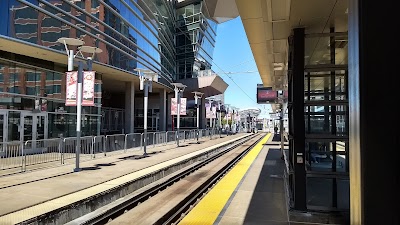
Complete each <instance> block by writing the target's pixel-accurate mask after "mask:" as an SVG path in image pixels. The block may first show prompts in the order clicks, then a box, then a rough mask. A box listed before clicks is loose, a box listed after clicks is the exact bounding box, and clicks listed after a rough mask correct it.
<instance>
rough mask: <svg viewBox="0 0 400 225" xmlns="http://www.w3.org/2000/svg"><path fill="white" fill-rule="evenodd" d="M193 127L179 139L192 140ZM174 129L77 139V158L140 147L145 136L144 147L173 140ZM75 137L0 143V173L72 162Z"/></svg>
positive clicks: (207, 133)
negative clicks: (78, 154)
mask: <svg viewBox="0 0 400 225" xmlns="http://www.w3.org/2000/svg"><path fill="white" fill-rule="evenodd" d="M196 132H197V131H196V130H184V131H180V132H179V140H180V141H182V142H186V141H189V140H195V139H196V138H197V136H196ZM217 133H218V132H216V130H213V129H201V130H199V138H204V137H210V138H212V136H213V135H215V134H217ZM177 135H178V134H177V132H176V131H167V132H153V133H147V135H146V136H147V137H144V135H143V133H131V134H114V135H106V136H104V135H101V136H86V137H81V139H80V160H81V161H86V160H91V159H94V158H98V157H105V156H107V155H109V154H110V153H115V154H117V153H124V152H127V151H130V150H141V149H142V147H143V140H144V138H146V143H147V147H156V146H161V145H167V144H173V143H176V138H177ZM76 147H77V138H76V137H68V138H54V139H42V140H29V141H25V142H20V141H16V142H0V176H1V175H7V174H10V173H17V172H24V171H26V170H28V169H35V168H40V167H41V166H46V167H51V166H56V165H63V164H69V163H72V162H74V160H72V159H75V157H76Z"/></svg>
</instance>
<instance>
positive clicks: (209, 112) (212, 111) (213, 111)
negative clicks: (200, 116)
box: [205, 103, 217, 119]
mask: <svg viewBox="0 0 400 225" xmlns="http://www.w3.org/2000/svg"><path fill="white" fill-rule="evenodd" d="M205 107H206V118H207V119H211V118H217V107H210V103H206V104H205Z"/></svg>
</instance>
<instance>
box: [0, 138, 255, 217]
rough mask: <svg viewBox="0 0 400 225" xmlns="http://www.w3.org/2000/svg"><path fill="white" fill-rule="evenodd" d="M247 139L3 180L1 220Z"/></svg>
mask: <svg viewBox="0 0 400 225" xmlns="http://www.w3.org/2000/svg"><path fill="white" fill-rule="evenodd" d="M247 135H249V134H246V133H241V134H236V135H231V136H223V138H219V137H214V138H213V139H212V140H210V139H209V138H203V139H202V140H201V141H202V143H201V144H196V143H195V141H192V142H190V141H189V142H186V143H182V147H179V148H177V147H176V145H175V144H173V145H164V146H159V147H154V148H150V149H148V151H147V152H148V153H149V155H148V156H147V157H143V156H142V154H143V151H142V150H135V151H130V150H128V151H127V152H126V153H121V154H114V155H112V156H108V157H104V158H99V159H94V160H91V161H86V162H82V163H81V167H82V168H83V170H82V171H80V172H78V173H73V172H72V171H73V168H74V167H75V165H73V164H72V165H71V164H70V165H65V166H59V167H55V168H49V169H44V170H37V171H32V172H26V173H21V174H16V175H12V176H6V177H1V178H0V202H1V203H2V204H0V216H1V215H4V214H8V213H11V212H14V211H17V210H20V209H24V208H26V207H30V206H33V205H37V204H39V203H42V202H46V201H49V200H51V199H55V198H57V197H61V196H65V195H67V194H70V193H74V192H76V191H79V190H83V189H86V188H89V187H93V186H95V185H97V184H100V183H104V182H106V181H109V180H112V179H115V178H118V177H121V176H123V175H126V174H130V173H132V172H135V171H138V170H141V169H144V168H147V167H150V166H152V165H156V164H158V163H161V162H164V161H167V160H170V159H174V158H177V157H179V156H182V155H186V154H188V153H191V152H195V151H198V150H201V149H204V148H208V147H211V146H213V145H216V144H219V143H222V142H226V141H229V140H233V139H236V138H239V137H244V136H247Z"/></svg>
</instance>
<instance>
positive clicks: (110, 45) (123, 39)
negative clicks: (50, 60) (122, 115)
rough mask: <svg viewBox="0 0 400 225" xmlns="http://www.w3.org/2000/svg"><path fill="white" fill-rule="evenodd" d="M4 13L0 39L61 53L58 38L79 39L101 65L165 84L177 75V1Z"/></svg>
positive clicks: (97, 1)
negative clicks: (138, 71)
mask: <svg viewBox="0 0 400 225" xmlns="http://www.w3.org/2000/svg"><path fill="white" fill-rule="evenodd" d="M0 13H1V16H2V18H4V19H3V20H2V21H1V24H0V35H3V36H7V37H10V38H13V39H18V40H21V41H24V42H28V43H31V44H34V45H39V46H42V47H46V48H51V49H55V50H59V51H64V46H63V45H60V44H59V43H58V42H57V40H58V38H61V37H68V38H78V39H81V40H83V41H85V44H86V45H91V46H96V47H98V48H100V49H102V50H103V52H102V53H100V54H98V55H96V57H95V59H94V60H95V61H97V62H99V63H103V64H106V65H109V66H112V67H115V68H118V69H122V70H125V71H127V72H131V73H135V72H134V69H135V68H148V69H151V70H153V71H155V72H157V73H159V75H160V77H161V79H160V81H161V82H162V81H163V80H164V82H165V83H166V84H167V82H171V81H172V78H173V75H174V74H175V68H176V66H175V44H174V31H175V29H174V21H175V14H174V2H173V1H156V0H154V1H140V0H137V1H124V0H105V1H102V0H80V1H61V0H18V1H17V0H6V1H1V2H0Z"/></svg>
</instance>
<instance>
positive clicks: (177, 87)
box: [171, 83, 187, 147]
mask: <svg viewBox="0 0 400 225" xmlns="http://www.w3.org/2000/svg"><path fill="white" fill-rule="evenodd" d="M171 84H172V85H174V87H175V88H174V91H175V99H176V104H177V119H176V132H177V133H176V145H177V146H178V147H179V126H180V114H181V94H182V93H183V91H184V90H185V88H186V87H187V86H186V85H184V84H182V83H171Z"/></svg>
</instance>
